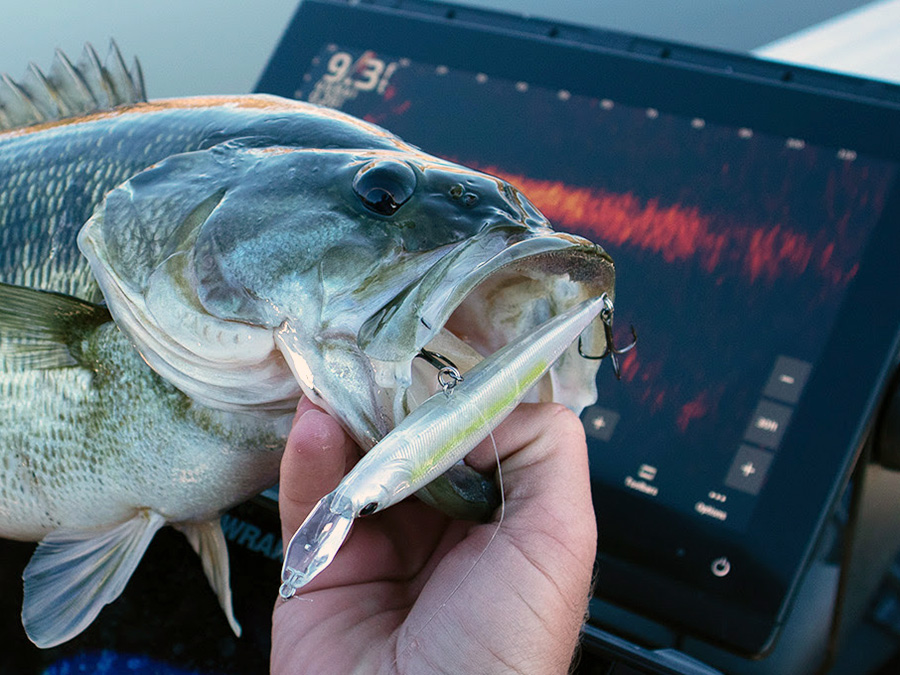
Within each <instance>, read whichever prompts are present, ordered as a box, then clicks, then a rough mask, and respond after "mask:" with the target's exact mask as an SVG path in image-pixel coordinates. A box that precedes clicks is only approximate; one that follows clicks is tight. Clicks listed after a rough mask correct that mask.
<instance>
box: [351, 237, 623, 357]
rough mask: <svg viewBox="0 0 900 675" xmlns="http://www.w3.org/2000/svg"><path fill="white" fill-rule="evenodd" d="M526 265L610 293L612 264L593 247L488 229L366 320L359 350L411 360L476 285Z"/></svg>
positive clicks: (578, 241) (572, 239)
mask: <svg viewBox="0 0 900 675" xmlns="http://www.w3.org/2000/svg"><path fill="white" fill-rule="evenodd" d="M526 260H529V261H533V262H535V263H537V262H542V263H543V264H544V269H545V271H548V272H551V273H553V272H557V273H558V274H560V275H563V274H569V276H570V278H572V280H573V281H582V282H587V283H589V284H592V285H596V286H597V295H599V294H600V293H602V292H608V293H610V294H612V292H613V285H614V278H615V271H614V266H613V261H612V258H611V257H610V256H609V255H608V254H607V253H606V251H604V250H603V248H601V247H600V246H598V245H597V244H594V243H593V242H591V241H589V240H587V239H584V238H582V237H579V236H577V235H573V234H569V233H565V232H555V231H553V230H551V229H549V228H540V229H538V230H537V231H535V230H534V229H529V230H527V231H525V232H523V231H522V230H521V229H518V230H514V229H513V230H511V229H510V228H504V227H497V228H492V229H488V230H484V231H482V232H481V233H479V234H478V235H476V236H475V237H472V238H470V239H469V240H467V241H466V242H464V243H463V244H461V245H460V246H457V247H456V248H454V249H453V250H452V251H450V252H449V253H448V254H447V255H445V256H444V257H443V258H441V260H440V261H439V262H438V263H437V264H435V265H434V266H433V267H432V268H431V269H430V270H429V271H428V272H427V273H426V274H425V275H423V276H422V277H421V278H420V279H419V280H417V281H416V282H414V283H413V284H410V285H409V286H407V287H406V288H405V289H404V290H403V291H402V292H401V293H399V294H398V295H397V296H395V297H394V299H392V300H391V301H390V302H388V303H387V304H386V305H384V306H383V307H382V308H381V309H380V310H379V311H377V312H376V313H375V314H373V315H372V316H371V317H369V319H367V320H366V321H365V322H364V323H363V324H362V326H361V328H360V330H359V334H358V338H357V339H358V344H359V346H360V348H361V349H362V350H363V352H364V353H365V354H366V355H367V356H369V357H370V358H373V359H377V360H380V361H389V362H401V361H405V360H409V359H412V358H413V357H414V356H415V355H416V354H417V353H418V352H419V350H420V349H422V347H424V346H425V345H426V344H427V343H428V342H429V341H431V340H432V339H433V338H434V336H435V335H436V334H437V333H438V332H439V331H440V330H441V329H442V328H443V326H444V324H445V323H446V322H447V320H448V319H449V317H450V315H451V314H452V313H453V311H454V310H455V309H456V308H457V307H458V306H459V305H460V304H461V303H462V302H463V301H464V300H465V299H466V297H468V296H469V295H470V294H471V293H472V292H473V291H474V290H475V289H476V288H477V287H478V286H479V285H480V284H481V283H482V282H484V281H485V280H487V279H488V278H490V277H491V276H493V275H495V274H496V273H498V272H500V271H501V270H504V269H506V268H508V267H509V266H511V265H515V264H519V263H522V262H523V261H526Z"/></svg>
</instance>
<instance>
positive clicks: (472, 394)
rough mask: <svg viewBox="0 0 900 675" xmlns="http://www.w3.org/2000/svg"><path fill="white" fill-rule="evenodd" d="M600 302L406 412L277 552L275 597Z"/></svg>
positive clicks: (469, 444)
mask: <svg viewBox="0 0 900 675" xmlns="http://www.w3.org/2000/svg"><path fill="white" fill-rule="evenodd" d="M608 302H609V298H608V296H607V295H606V294H603V295H602V296H600V297H597V298H592V299H590V300H586V301H584V302H582V303H581V304H580V305H577V306H575V307H573V308H571V309H570V310H568V311H567V312H564V313H562V314H559V315H558V316H556V317H554V318H552V319H550V320H549V321H547V322H545V323H543V324H541V325H540V326H538V328H537V329H536V330H535V331H533V332H532V333H530V334H528V335H526V336H524V337H521V338H519V339H518V340H514V341H513V342H511V343H510V344H508V345H506V346H505V347H503V348H502V349H500V350H498V351H497V352H496V353H494V354H493V355H491V356H489V357H487V358H486V359H484V360H483V361H481V362H480V363H478V364H477V365H476V366H474V367H473V368H472V369H471V370H469V371H468V372H466V373H465V374H464V378H463V379H462V380H461V381H459V382H458V383H456V384H455V385H454V386H453V387H452V389H450V390H449V391H439V392H438V393H436V394H434V395H433V396H431V397H430V398H429V399H427V400H426V401H425V402H424V403H422V405H420V406H419V407H418V408H416V409H415V410H413V411H412V412H411V413H410V414H409V415H408V416H407V417H406V418H405V419H404V420H403V421H402V422H400V424H398V425H397V427H396V428H395V429H394V430H393V431H391V432H390V433H389V434H388V435H387V436H385V437H384V438H383V439H382V440H381V442H379V443H378V444H377V445H376V446H375V447H373V448H372V449H371V450H370V451H369V452H368V453H367V454H366V455H365V456H364V457H363V458H362V459H361V460H360V461H359V463H358V464H357V465H356V466H355V467H354V468H353V470H352V471H351V472H350V473H348V474H347V476H346V477H345V478H344V479H343V480H342V481H341V483H340V484H339V485H338V487H337V488H336V489H335V490H334V491H333V492H331V493H329V494H327V495H326V496H325V497H323V498H322V499H321V500H320V501H319V503H318V504H316V506H315V508H314V509H313V510H312V512H311V513H310V514H309V516H308V517H307V519H306V520H305V521H304V522H303V524H302V525H301V526H300V528H299V529H298V530H297V532H296V533H295V534H294V536H293V538H292V539H291V541H290V543H289V544H288V547H287V550H286V551H285V558H284V564H283V566H282V586H281V590H280V593H281V596H282V597H283V598H285V599H287V598H290V597H291V596H293V595H294V592H295V591H296V590H297V589H299V588H301V587H302V586H304V585H305V584H307V583H309V581H311V580H312V579H313V578H314V577H315V576H316V575H317V574H318V573H319V572H321V571H322V570H323V569H324V568H325V567H327V566H328V564H329V563H330V562H331V560H332V559H333V558H334V556H335V554H336V553H337V550H338V548H339V547H340V545H341V544H342V543H343V541H344V540H345V539H346V537H347V535H348V534H349V532H350V526H351V525H352V523H353V520H354V519H356V518H357V517H359V516H361V515H363V516H365V515H370V514H372V513H376V512H377V511H381V510H383V509H385V508H387V507H389V506H391V505H393V504H396V503H397V502H399V501H401V500H402V499H404V498H406V497H407V496H409V495H410V494H412V493H413V492H415V491H417V490H418V489H420V488H421V487H423V486H424V485H427V484H428V483H429V482H431V481H432V480H434V479H435V478H437V477H438V476H440V475H441V474H442V473H444V472H445V471H446V470H447V469H449V468H450V467H451V466H453V465H454V464H456V463H457V462H458V461H460V460H461V459H462V458H463V457H465V456H466V455H467V454H468V453H469V452H470V451H471V450H472V449H473V448H474V447H475V446H476V445H478V444H479V443H480V442H481V441H482V440H484V439H485V438H487V436H488V435H489V434H490V433H491V432H492V431H493V430H494V429H495V428H496V427H497V425H498V424H500V422H502V421H503V420H504V419H505V418H506V417H507V416H508V415H509V414H510V413H511V412H512V411H513V409H514V408H515V407H516V406H517V405H518V404H519V403H520V402H521V401H522V400H523V398H524V397H525V395H526V394H527V393H528V391H529V389H531V387H532V386H533V385H534V384H535V383H536V382H537V381H538V380H539V379H540V378H541V377H543V375H544V374H545V373H546V372H547V370H548V369H549V368H550V366H551V365H553V363H554V362H555V361H556V360H557V359H558V358H559V357H560V356H561V355H562V353H563V352H564V351H565V350H566V349H567V348H568V347H569V345H571V344H572V343H573V342H574V341H575V340H577V339H578V337H579V336H580V335H581V333H582V331H584V330H585V328H587V327H588V325H590V323H591V322H592V321H593V320H594V319H595V318H596V317H597V316H598V315H599V314H600V312H601V311H602V310H603V309H604V307H605V306H606V303H608Z"/></svg>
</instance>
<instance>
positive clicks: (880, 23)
mask: <svg viewBox="0 0 900 675" xmlns="http://www.w3.org/2000/svg"><path fill="white" fill-rule="evenodd" d="M753 54H754V55H755V56H760V57H763V58H767V59H772V60H776V61H785V62H788V63H797V64H800V65H805V66H812V67H815V68H822V69H825V70H835V71H838V72H843V73H850V74H854V75H863V76H866V77H871V78H875V79H879V80H888V81H891V82H900V0H880V1H879V2H873V3H871V4H869V5H865V6H864V7H860V8H858V9H855V10H853V11H851V12H847V13H846V14H844V15H841V16H838V17H835V18H833V19H830V20H829V21H826V22H824V23H822V24H820V25H818V26H813V27H812V28H807V29H806V30H803V31H801V32H799V33H797V34H795V35H790V36H788V37H786V38H782V39H780V40H778V41H776V42H773V43H771V44H769V45H766V46H764V47H760V48H759V49H755V50H754V51H753Z"/></svg>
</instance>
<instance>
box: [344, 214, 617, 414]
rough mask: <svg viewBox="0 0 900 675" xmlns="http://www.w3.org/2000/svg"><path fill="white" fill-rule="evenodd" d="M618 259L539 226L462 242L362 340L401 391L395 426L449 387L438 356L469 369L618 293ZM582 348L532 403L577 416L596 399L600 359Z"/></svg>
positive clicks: (595, 343)
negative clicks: (584, 305)
mask: <svg viewBox="0 0 900 675" xmlns="http://www.w3.org/2000/svg"><path fill="white" fill-rule="evenodd" d="M614 283H615V270H614V266H613V262H612V259H611V258H610V256H609V255H608V254H607V253H606V252H605V251H604V250H603V249H602V248H601V247H600V246H598V245H596V244H594V243H593V242H591V241H589V240H587V239H584V238H582V237H578V236H576V235H572V234H567V233H562V232H554V231H553V230H550V229H549V228H540V229H539V230H538V231H537V232H535V230H534V229H529V230H528V231H526V232H522V230H518V231H513V232H511V231H510V230H509V229H508V228H504V227H497V228H493V229H488V230H485V231H483V232H481V233H480V234H479V235H477V236H475V237H473V238H471V239H469V240H467V241H466V242H464V243H463V244H461V245H459V246H457V247H456V248H455V249H453V250H452V251H451V252H449V253H448V254H447V255H445V256H444V257H443V258H441V260H440V261H439V262H438V263H436V264H435V265H433V266H432V267H431V269H429V270H428V272H426V273H425V274H424V275H423V276H422V277H421V278H420V279H419V280H417V281H416V282H415V283H413V284H411V285H410V286H408V287H407V288H406V289H404V291H403V292H401V293H400V294H398V295H397V296H395V297H394V299H393V300H391V301H390V302H389V303H387V304H386V305H385V306H384V307H382V308H381V309H380V310H379V311H378V312H376V313H375V314H374V315H372V316H371V317H370V318H369V319H368V320H366V321H365V322H364V323H363V324H362V326H361V328H360V330H359V334H358V344H359V347H360V348H361V349H362V351H363V353H364V354H365V355H366V356H367V357H368V358H369V359H371V361H372V363H373V365H374V367H375V370H376V379H377V380H378V381H379V384H380V385H382V386H383V387H385V388H387V389H393V390H394V392H395V394H394V402H393V408H394V410H393V412H394V423H395V424H396V423H398V422H399V421H400V419H402V418H403V417H404V416H405V415H407V414H409V412H411V410H412V409H414V408H415V407H417V405H418V404H419V403H421V402H422V401H424V400H425V398H427V397H428V396H430V395H431V394H432V393H434V392H435V391H437V390H438V389H439V388H440V387H441V385H442V384H443V382H444V381H443V380H440V379H439V378H438V376H437V375H436V372H435V368H436V367H437V366H435V365H434V360H433V359H431V360H430V361H431V364H430V365H429V360H427V359H416V358H415V357H416V356H417V355H425V356H428V355H430V354H433V353H437V354H439V356H440V357H442V358H443V359H444V360H446V361H447V362H449V363H450V364H452V366H453V367H454V368H455V369H456V370H458V371H459V372H460V373H461V374H463V375H464V374H465V372H466V371H467V370H468V369H469V368H471V367H472V366H474V365H475V364H476V363H478V362H479V361H480V360H481V359H483V358H484V357H485V356H488V355H489V354H492V353H494V352H495V351H497V350H498V349H500V348H501V347H504V346H505V345H506V344H508V343H509V342H511V341H513V340H515V339H517V338H518V337H520V336H522V335H525V334H527V333H530V332H532V331H533V330H534V329H536V328H537V327H538V326H539V325H541V324H543V323H544V322H546V321H547V320H548V319H550V318H552V317H553V316H556V315H558V314H560V313H562V312H564V311H566V310H568V309H570V308H571V307H574V306H575V305H577V304H579V303H580V302H582V301H584V300H586V299H588V298H591V297H597V296H600V295H602V294H603V293H606V294H607V295H608V296H609V297H610V298H612V297H613V289H614ZM582 338H583V342H584V345H585V349H589V350H592V351H595V353H599V352H602V350H603V349H604V347H605V334H604V331H603V328H602V326H601V325H600V322H595V325H594V326H592V327H591V328H590V329H588V330H587V331H585V333H584V335H583V336H582ZM577 350H578V347H577V345H573V347H571V348H570V349H569V350H568V351H567V352H566V353H565V354H564V355H563V357H561V358H560V360H559V361H558V362H557V364H556V365H555V366H554V367H553V368H552V369H551V371H550V372H548V374H547V375H546V376H545V377H544V378H543V379H542V381H541V382H539V383H538V385H537V386H536V387H535V391H534V392H533V394H532V395H531V396H530V397H529V399H528V400H535V401H537V400H540V401H550V400H552V401H557V402H560V403H563V404H564V405H566V406H568V407H569V408H571V409H572V410H574V411H575V412H576V413H580V412H581V410H582V409H583V408H584V407H585V406H587V405H590V404H591V403H593V401H594V400H595V399H596V385H595V382H594V380H595V377H596V372H597V368H598V366H599V364H598V363H597V362H595V361H586V360H584V359H582V358H580V357H579V356H578V351H577Z"/></svg>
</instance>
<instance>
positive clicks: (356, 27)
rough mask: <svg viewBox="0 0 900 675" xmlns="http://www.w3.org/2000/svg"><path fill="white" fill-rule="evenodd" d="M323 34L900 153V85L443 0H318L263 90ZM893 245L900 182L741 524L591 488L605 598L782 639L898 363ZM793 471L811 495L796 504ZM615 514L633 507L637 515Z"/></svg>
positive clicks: (294, 79) (886, 155)
mask: <svg viewBox="0 0 900 675" xmlns="http://www.w3.org/2000/svg"><path fill="white" fill-rule="evenodd" d="M328 43H336V44H339V45H342V46H346V47H356V48H359V49H367V50H373V51H374V52H376V53H384V54H390V55H393V56H398V57H407V58H410V59H412V60H414V61H420V62H425V63H432V64H443V65H446V66H448V67H449V68H454V69H460V70H466V71H472V72H485V73H488V74H490V75H492V76H496V77H504V78H508V79H510V80H514V81H515V80H520V79H524V80H527V81H528V82H531V83H533V84H536V85H543V86H548V87H553V88H557V89H566V90H569V91H571V92H572V93H573V94H582V95H586V96H592V95H597V92H602V93H603V95H606V96H610V97H612V98H614V99H615V100H617V101H620V102H622V103H624V104H627V105H633V106H642V105H646V102H647V101H648V100H652V101H653V105H654V106H655V107H657V108H659V109H660V110H661V111H663V112H666V113H672V114H675V115H682V116H685V117H688V118H691V117H695V116H699V117H703V118H704V119H706V120H708V121H710V122H715V123H719V124H723V125H733V126H750V127H752V128H753V129H754V130H758V131H762V132H766V133H770V134H775V135H779V136H783V137H796V138H803V139H805V140H806V141H808V142H810V143H814V144H817V145H824V146H835V145H836V144H838V143H839V146H838V147H852V148H854V149H855V150H856V151H858V152H860V153H865V154H867V155H870V156H873V157H878V158H883V159H887V160H890V161H893V162H900V88H898V87H895V86H892V85H888V84H885V83H878V82H872V81H868V80H862V79H857V78H852V77H846V76H837V75H830V74H827V73H820V72H817V71H813V70H807V69H802V68H793V67H787V66H783V65H779V64H772V63H767V62H763V61H757V60H755V59H752V58H748V57H743V56H738V55H731V54H726V53H719V52H715V51H712V50H703V49H693V48H690V47H685V46H682V45H668V44H665V43H662V42H659V41H653V40H647V39H643V38H638V37H634V36H626V35H622V34H618V33H612V32H606V31H596V30H588V29H582V28H579V27H577V26H565V25H561V24H555V23H552V22H546V21H540V20H530V19H523V18H519V17H511V16H507V15H502V14H498V13H493V12H486V11H482V10H471V9H467V8H462V7H458V6H452V7H451V6H446V5H440V4H436V3H423V2H384V3H382V2H378V1H375V2H359V3H349V2H344V1H341V0H306V1H305V2H304V3H303V4H302V5H301V7H300V10H299V11H298V12H297V14H296V15H295V17H294V19H293V21H292V23H291V24H290V26H289V27H288V29H287V31H286V33H285V36H284V38H283V39H282V41H281V43H280V45H279V46H278V48H277V50H276V51H275V53H274V55H273V57H272V59H271V61H270V63H269V66H268V68H267V69H266V71H265V72H264V73H263V75H262V77H261V79H260V81H259V83H258V85H257V87H256V91H258V92H265V93H272V94H277V95H281V96H287V97H291V96H293V94H294V92H295V90H296V89H297V88H298V86H299V83H300V78H301V77H302V74H303V72H304V69H305V68H306V67H308V65H309V64H310V62H311V60H312V59H313V57H314V56H316V54H317V53H319V51H320V50H321V49H322V47H323V46H324V45H326V44H328ZM738 103H739V108H740V110H739V117H738V111H737V107H738ZM424 149H425V150H426V151H427V150H428V148H427V147H426V148H424ZM897 252H900V190H898V186H897V185H896V184H895V185H894V187H893V189H892V194H891V196H890V197H889V200H888V204H887V207H886V209H885V211H884V213H883V214H882V217H881V220H880V222H879V224H878V225H877V226H876V228H875V230H874V233H873V234H872V237H871V239H870V241H869V243H868V245H867V247H866V251H865V254H864V256H863V259H862V262H861V265H860V271H859V274H858V275H857V277H856V278H855V279H854V281H853V282H852V284H851V285H850V287H849V289H848V291H847V295H846V297H845V301H844V303H843V305H842V308H841V310H840V313H839V320H838V324H837V326H836V327H835V329H834V331H833V332H832V334H831V335H830V336H829V339H828V342H827V345H826V348H825V350H824V352H823V355H822V357H821V359H820V362H819V365H818V366H817V367H816V368H815V369H814V371H813V374H812V376H811V378H810V380H809V382H808V383H807V384H806V388H805V392H804V395H803V397H802V399H801V401H800V404H799V405H798V407H797V408H796V410H795V413H794V417H793V419H792V421H791V425H790V427H789V428H788V430H787V433H786V435H785V437H784V439H783V441H782V446H781V447H782V449H781V450H780V454H779V456H780V457H785V456H787V457H789V460H785V459H781V460H779V462H777V463H776V464H775V465H774V467H773V469H772V471H771V473H770V474H769V476H768V483H767V486H766V490H765V491H764V494H762V495H761V497H760V499H759V501H758V503H757V504H756V506H755V510H754V513H753V516H752V518H751V520H750V523H749V525H748V526H747V528H746V530H744V531H741V532H733V531H728V530H726V529H723V528H721V527H717V526H716V525H715V524H708V525H707V524H705V523H703V522H698V519H697V518H693V517H690V516H688V515H685V514H683V513H679V512H675V511H673V510H671V509H666V508H661V507H660V506H659V505H658V504H655V503H652V502H650V501H648V500H646V499H643V498H641V497H640V496H637V495H628V494H624V493H622V492H614V491H604V490H603V489H602V488H603V486H602V485H595V505H596V506H597V510H598V513H599V514H600V516H599V525H600V533H601V534H600V536H601V545H600V551H599V560H600V568H599V569H600V573H599V580H598V593H599V594H600V595H601V596H602V597H604V598H606V599H610V600H612V601H614V602H617V603H620V604H623V605H625V606H627V607H629V608H631V609H635V610H638V611H640V612H643V613H646V614H648V615H650V616H652V617H654V618H656V619H658V620H660V621H663V622H664V623H666V624H667V625H670V626H673V627H675V628H677V629H679V630H683V631H685V632H686V633H688V634H692V635H696V636H700V637H703V638H705V639H707V640H710V641H712V642H715V643H718V644H721V645H723V646H725V647H727V648H729V649H731V650H734V651H737V652H739V653H743V654H751V655H758V654H761V653H764V652H765V651H766V650H767V649H769V648H770V647H771V646H772V644H773V640H774V638H775V636H776V635H777V631H778V628H779V626H780V624H781V623H782V622H783V621H784V618H785V615H786V613H787V611H788V609H789V606H790V600H791V598H792V595H793V592H794V590H795V588H796V586H797V584H798V582H799V580H800V579H801V576H802V573H803V571H804V570H805V569H806V566H807V565H808V563H809V560H810V556H811V554H812V551H813V548H814V545H815V542H816V541H817V538H818V534H819V533H820V532H821V529H822V526H823V523H824V522H825V520H826V518H827V516H828V514H829V513H830V511H831V508H832V505H833V504H834V502H835V500H836V499H837V497H838V496H839V494H840V492H841V490H842V489H843V487H844V485H845V484H846V481H847V478H848V476H849V474H850V471H851V469H852V467H853V465H854V462H855V461H856V458H857V456H858V453H859V450H860V448H861V447H862V444H863V442H864V440H865V439H866V437H867V434H868V433H869V431H870V427H871V424H872V420H873V419H874V416H875V413H876V411H877V408H878V405H879V402H880V400H881V398H882V396H883V393H884V388H885V386H886V383H887V381H888V378H889V377H890V375H891V373H892V372H893V370H894V369H895V367H896V360H895V355H896V354H897V348H898V336H900V294H898V293H896V292H894V293H893V294H892V293H891V292H890V291H891V289H898V288H900V266H898V265H896V261H895V260H894V258H896V253H897ZM872 307H879V308H880V311H879V312H877V313H876V312H873V311H872V309H871V308H872ZM798 479H799V480H802V482H803V487H804V490H805V493H804V495H803V498H802V499H796V498H795V488H796V482H797V480H798ZM610 512H612V513H616V514H622V513H627V514H628V516H627V518H625V519H624V520H626V521H627V523H623V522H622V521H623V518H622V517H621V515H616V516H614V517H611V516H609V515H608V514H610ZM786 515H789V518H786ZM635 532H639V533H640V541H637V540H636V539H635V537H634V533H635ZM685 551H687V554H685ZM721 556H727V557H728V558H729V560H730V561H731V563H732V566H733V569H732V571H731V573H730V574H728V575H727V576H726V577H723V578H719V577H715V576H713V575H711V574H709V561H712V560H714V559H716V558H718V557H721Z"/></svg>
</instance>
